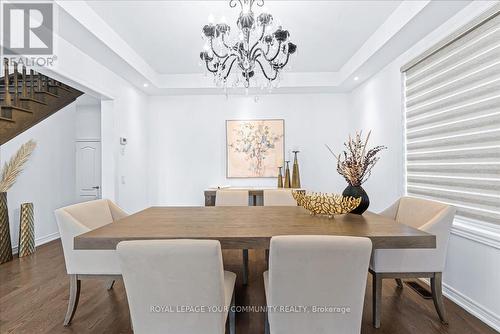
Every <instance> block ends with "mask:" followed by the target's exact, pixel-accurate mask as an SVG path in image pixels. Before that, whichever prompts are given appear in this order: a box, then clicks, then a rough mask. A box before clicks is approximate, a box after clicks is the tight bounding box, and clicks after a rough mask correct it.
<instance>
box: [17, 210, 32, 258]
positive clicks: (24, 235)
mask: <svg viewBox="0 0 500 334" xmlns="http://www.w3.org/2000/svg"><path fill="white" fill-rule="evenodd" d="M34 252H35V220H34V210H33V203H23V204H21V212H20V220H19V249H18V256H19V257H23V256H28V255H31V254H33V253H34Z"/></svg>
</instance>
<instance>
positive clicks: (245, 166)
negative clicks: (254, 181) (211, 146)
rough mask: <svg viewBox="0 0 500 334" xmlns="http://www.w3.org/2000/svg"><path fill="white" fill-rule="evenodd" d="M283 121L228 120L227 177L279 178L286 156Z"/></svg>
mask: <svg viewBox="0 0 500 334" xmlns="http://www.w3.org/2000/svg"><path fill="white" fill-rule="evenodd" d="M284 131H285V121H284V120H282V119H262V120H228V121H226V146H227V159H226V161H227V166H226V173H227V177H228V178H248V177H276V175H277V174H278V167H279V166H283V159H284V156H285V144H284V140H285V134H284Z"/></svg>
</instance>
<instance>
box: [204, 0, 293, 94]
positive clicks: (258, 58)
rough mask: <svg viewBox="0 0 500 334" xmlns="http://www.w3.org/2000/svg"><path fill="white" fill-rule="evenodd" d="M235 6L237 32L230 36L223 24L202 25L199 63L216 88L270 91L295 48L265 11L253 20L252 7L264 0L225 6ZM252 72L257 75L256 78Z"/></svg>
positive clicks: (237, 0)
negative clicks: (202, 40) (204, 66)
mask: <svg viewBox="0 0 500 334" xmlns="http://www.w3.org/2000/svg"><path fill="white" fill-rule="evenodd" d="M238 3H239V5H240V8H241V12H240V15H239V17H238V20H237V21H236V24H237V27H238V31H237V32H236V33H231V27H230V26H229V25H228V24H227V23H225V22H224V20H221V22H220V23H217V24H214V23H212V22H210V23H208V24H206V25H205V26H204V27H203V29H202V32H203V33H202V38H203V39H204V41H205V45H204V47H203V50H202V51H201V52H200V59H201V60H202V62H204V63H205V65H206V68H207V70H208V71H209V72H210V73H212V74H213V75H214V80H215V84H216V85H217V86H218V87H221V86H222V87H224V88H225V89H226V88H227V87H228V86H233V87H237V86H240V85H243V86H244V87H245V88H247V89H248V88H249V87H250V86H253V85H256V86H260V87H261V88H264V87H265V86H267V87H268V88H269V89H272V88H273V87H274V86H276V85H277V83H278V82H279V77H280V73H281V71H282V70H283V68H284V67H285V66H286V65H287V64H288V60H289V59H290V55H291V54H293V53H295V51H297V46H296V45H295V44H293V43H292V42H291V41H290V33H289V32H288V30H284V29H283V28H282V26H281V25H280V24H279V23H278V22H276V20H275V19H274V18H273V16H272V15H271V14H269V13H267V11H266V10H262V12H261V13H260V14H259V15H258V16H257V17H256V16H255V14H254V12H253V8H252V7H253V5H254V4H255V5H257V6H258V7H263V6H264V0H230V1H229V6H230V7H231V8H234V7H236V6H237V5H238ZM209 21H212V20H211V19H209ZM256 72H259V73H260V74H261V75H260V78H257V77H258V76H257V75H256ZM259 81H260V84H259ZM251 83H252V84H251Z"/></svg>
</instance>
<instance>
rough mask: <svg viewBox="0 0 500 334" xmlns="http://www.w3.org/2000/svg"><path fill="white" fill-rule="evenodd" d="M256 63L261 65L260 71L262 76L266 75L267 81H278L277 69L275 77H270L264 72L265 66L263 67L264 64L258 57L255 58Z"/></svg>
mask: <svg viewBox="0 0 500 334" xmlns="http://www.w3.org/2000/svg"><path fill="white" fill-rule="evenodd" d="M255 62H256V63H257V64H259V66H260V70H261V71H262V74H264V76H265V77H266V79H267V80H270V81H273V80H276V78H277V77H278V71H277V70H276V69H275V70H274V77H270V76H269V75H267V73H266V70H264V66H263V65H262V63H261V62H260V60H259V59H258V57H257V58H255Z"/></svg>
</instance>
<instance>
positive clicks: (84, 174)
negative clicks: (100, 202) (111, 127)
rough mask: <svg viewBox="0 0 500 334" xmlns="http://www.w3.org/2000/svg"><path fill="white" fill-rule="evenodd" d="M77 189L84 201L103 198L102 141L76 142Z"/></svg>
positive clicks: (79, 196)
mask: <svg viewBox="0 0 500 334" xmlns="http://www.w3.org/2000/svg"><path fill="white" fill-rule="evenodd" d="M76 191H77V196H78V198H79V199H80V200H82V201H90V200H94V199H97V198H101V143H100V142H98V141H78V142H76Z"/></svg>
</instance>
